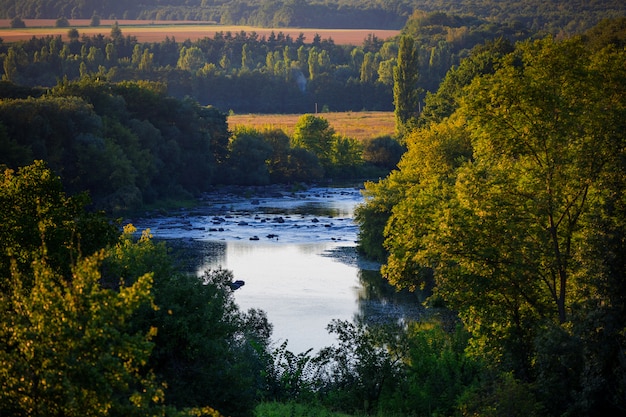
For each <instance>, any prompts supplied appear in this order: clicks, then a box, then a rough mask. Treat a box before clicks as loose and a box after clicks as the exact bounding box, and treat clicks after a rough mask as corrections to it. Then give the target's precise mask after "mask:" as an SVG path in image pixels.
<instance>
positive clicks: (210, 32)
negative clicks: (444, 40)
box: [0, 19, 400, 45]
mask: <svg viewBox="0 0 626 417" xmlns="http://www.w3.org/2000/svg"><path fill="white" fill-rule="evenodd" d="M69 22H70V27H69V28H57V27H55V26H54V24H55V20H52V19H24V23H25V24H26V28H25V29H12V28H11V27H10V20H8V19H0V38H2V39H3V41H4V42H5V43H8V42H17V41H23V40H29V39H31V38H32V37H33V36H35V37H42V36H47V35H52V36H58V35H60V36H61V37H62V38H63V39H64V40H67V32H68V30H69V29H70V28H76V29H77V30H78V33H79V34H80V35H81V36H82V35H87V36H94V35H98V34H102V35H105V36H108V35H109V34H110V32H111V26H113V24H115V22H117V23H118V25H119V27H120V29H121V30H122V34H123V35H124V36H128V35H130V36H134V37H136V38H137V40H138V41H139V42H161V41H163V40H165V37H166V36H167V37H169V38H170V39H171V38H175V39H176V40H177V41H181V42H182V41H184V40H186V39H190V40H192V41H195V40H197V39H202V38H205V37H209V38H212V37H213V36H214V35H215V33H217V32H231V33H233V34H235V33H239V32H241V31H244V32H246V33H252V32H256V33H257V34H258V35H259V36H260V37H262V36H266V37H267V36H269V35H270V34H271V32H274V33H278V32H282V33H284V34H285V35H290V36H291V37H292V38H294V39H295V38H297V37H298V36H299V35H300V33H302V34H303V35H304V37H305V40H306V42H311V41H313V37H315V35H316V34H319V35H320V36H321V37H322V39H328V38H332V40H333V41H334V42H335V44H337V45H361V44H362V43H363V41H364V40H365V39H366V38H367V37H368V35H370V34H373V35H375V36H376V37H378V38H379V39H388V38H392V37H394V36H397V35H399V34H400V31H399V30H378V29H310V28H275V29H271V28H258V27H253V26H234V25H218V24H213V23H211V22H191V21H148V20H145V21H143V20H107V19H102V20H101V21H100V26H97V27H91V26H89V23H90V20H85V19H70V20H69Z"/></svg>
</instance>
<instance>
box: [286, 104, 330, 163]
mask: <svg viewBox="0 0 626 417" xmlns="http://www.w3.org/2000/svg"><path fill="white" fill-rule="evenodd" d="M334 136H335V130H334V129H333V128H332V127H331V126H330V124H329V123H328V120H326V119H324V118H323V117H317V116H314V115H312V114H305V115H304V116H301V117H300V118H299V119H298V121H297V123H296V125H295V126H294V130H293V145H294V146H295V147H300V148H303V149H306V150H308V151H311V152H313V153H314V154H315V155H316V156H317V157H318V158H319V161H320V163H321V164H322V166H323V167H325V168H327V167H330V165H331V163H332V159H331V158H332V150H333V143H334V140H335V138H334Z"/></svg>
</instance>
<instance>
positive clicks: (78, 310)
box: [0, 248, 163, 416]
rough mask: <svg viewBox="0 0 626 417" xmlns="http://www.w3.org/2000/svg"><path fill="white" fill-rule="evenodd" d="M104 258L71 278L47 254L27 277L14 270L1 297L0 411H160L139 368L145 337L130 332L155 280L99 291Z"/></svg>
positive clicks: (159, 393) (145, 353)
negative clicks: (48, 260) (130, 322)
mask: <svg viewBox="0 0 626 417" xmlns="http://www.w3.org/2000/svg"><path fill="white" fill-rule="evenodd" d="M44 249H45V248H44ZM44 253H45V252H44ZM101 260H102V255H94V256H92V257H88V258H85V259H84V260H81V261H79V262H78V263H77V264H76V265H75V266H74V267H73V268H72V276H71V277H67V276H61V275H58V274H57V273H56V272H54V270H53V269H52V268H50V267H49V266H48V265H47V264H46V261H45V256H44V257H43V258H42V259H39V260H38V261H36V262H35V264H34V268H33V272H32V274H33V275H32V276H25V274H22V273H19V272H14V273H13V275H12V277H11V279H12V287H11V289H10V291H8V292H3V293H2V296H1V302H0V306H1V310H0V315H1V316H2V321H1V322H2V325H0V326H1V327H0V338H1V339H2V346H3V348H2V350H0V365H1V366H2V369H3V372H2V374H1V376H0V380H1V384H2V387H3V389H2V392H1V393H0V399H1V400H0V404H2V405H0V410H2V414H5V413H6V414H10V415H15V416H19V415H23V416H51V415H59V416H60V415H66V416H86V415H87V416H98V415H106V414H112V415H129V416H132V415H136V416H140V415H141V416H143V415H159V414H161V412H159V411H158V408H159V407H160V406H159V403H160V402H161V401H162V399H163V389H162V387H161V386H160V385H159V384H158V383H156V381H155V379H154V377H153V375H152V374H150V373H146V372H145V369H144V365H145V363H146V361H147V360H148V357H149V356H150V352H151V348H152V344H151V343H150V341H149V339H150V334H142V333H131V332H130V329H129V325H128V319H129V318H130V316H131V315H132V314H133V313H134V312H135V311H136V310H137V309H138V308H139V307H140V306H141V305H142V304H144V303H150V288H151V285H152V277H151V276H150V275H144V276H142V277H137V278H136V280H135V283H134V284H133V285H131V286H128V287H127V286H121V287H120V290H119V291H113V290H107V289H103V288H101V287H100V284H99V280H100V274H99V272H98V266H99V262H100V261H101Z"/></svg>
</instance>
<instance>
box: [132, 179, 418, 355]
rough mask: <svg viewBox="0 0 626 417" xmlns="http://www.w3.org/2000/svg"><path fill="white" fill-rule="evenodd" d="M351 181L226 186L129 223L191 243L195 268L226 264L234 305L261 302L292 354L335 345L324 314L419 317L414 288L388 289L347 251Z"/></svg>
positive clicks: (351, 228)
mask: <svg viewBox="0 0 626 417" xmlns="http://www.w3.org/2000/svg"><path fill="white" fill-rule="evenodd" d="M362 201H363V200H362V196H361V193H360V190H359V189H358V188H354V187H352V188H332V187H314V188H310V189H306V190H302V191H291V190H287V189H284V188H279V187H271V188H248V189H243V188H241V189H239V188H237V189H227V191H224V190H220V191H216V192H215V193H210V194H207V195H206V196H205V197H204V198H203V199H202V201H201V204H200V205H199V206H198V207H195V208H193V209H191V210H177V211H175V212H170V213H166V214H164V215H160V216H150V217H146V218H143V219H138V220H136V221H134V223H135V225H136V226H137V228H138V230H139V231H141V230H143V229H145V228H149V229H150V231H151V233H152V234H153V236H155V237H156V238H159V239H168V240H175V241H184V242H187V243H189V244H190V245H189V247H193V248H195V250H196V252H197V255H196V258H197V263H196V264H194V266H193V268H194V272H195V273H196V274H198V275H201V274H203V273H204V271H205V270H208V269H216V268H223V269H228V270H231V271H233V274H234V277H235V280H242V281H244V282H245V284H244V285H243V286H242V287H240V288H239V289H237V290H235V292H234V296H235V300H236V302H237V304H238V305H239V307H240V308H241V309H242V310H247V309H250V308H258V309H262V310H264V311H265V312H266V313H267V316H268V319H269V321H270V322H271V323H272V325H273V327H274V331H273V338H272V339H273V342H274V343H275V344H276V345H279V344H281V343H282V342H284V341H285V340H287V341H288V349H289V350H291V351H292V352H294V353H299V352H304V351H306V350H308V349H313V351H318V350H319V349H321V348H323V347H325V346H329V345H331V344H333V343H334V342H335V339H334V336H333V335H331V334H329V333H328V332H327V331H326V326H327V325H328V324H329V323H330V321H331V320H333V319H341V320H350V321H352V320H366V321H367V322H384V321H388V320H392V321H397V320H403V319H406V318H419V316H420V315H421V314H422V312H423V309H422V308H421V306H420V303H419V301H418V299H417V295H415V294H411V293H405V292H401V293H397V292H396V291H395V290H393V289H392V288H391V287H390V286H389V285H387V284H386V283H385V282H384V281H383V280H382V278H381V277H380V274H379V273H378V268H379V266H378V265H376V264H373V263H371V262H367V261H365V260H363V259H361V258H360V257H359V256H358V255H357V252H356V242H357V237H358V227H357V226H356V224H355V223H354V210H355V208H356V206H357V205H358V204H360V203H361V202H362Z"/></svg>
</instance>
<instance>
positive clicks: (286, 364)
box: [0, 1, 626, 417]
mask: <svg viewBox="0 0 626 417" xmlns="http://www.w3.org/2000/svg"><path fill="white" fill-rule="evenodd" d="M52 3H53V2H51V3H50V4H52ZM59 3H61V2H59ZM66 3H67V6H63V7H64V8H63V7H62V6H61V5H57V4H56V3H55V7H57V8H55V9H51V10H53V11H54V12H55V13H56V14H59V11H62V12H63V14H64V13H66V12H69V11H68V10H75V12H76V13H77V15H78V14H81V13H85V15H89V16H91V15H93V13H94V11H95V12H97V13H100V14H105V13H106V12H107V10H108V9H106V8H108V7H111V10H114V12H115V13H116V14H117V13H120V12H125V11H126V9H124V10H122V9H121V8H122V7H127V5H126V4H121V3H119V2H117V3H116V2H98V3H97V7H98V8H94V7H92V6H95V2H94V4H91V3H90V2H86V1H84V2H80V3H76V4H75V5H73V3H71V2H69V1H68V2H66ZM146 3H147V4H148V2H147V1H146ZM155 3H156V2H155ZM191 3H192V2H185V4H184V5H183V4H178V5H177V4H173V5H172V6H171V9H170V8H168V9H167V10H171V11H172V13H174V11H175V10H179V11H180V10H184V9H185V8H186V7H191V6H190V4H191ZM33 4H39V5H40V6H41V5H43V3H41V2H39V3H35V2H32V3H31V2H29V1H24V2H20V3H15V2H11V4H10V5H9V6H8V7H7V9H6V10H7V11H8V12H7V13H8V14H9V15H11V16H13V15H15V14H17V10H16V9H15V8H17V7H18V6H19V7H24V9H22V10H20V11H19V14H21V15H23V16H24V17H30V16H32V14H29V13H35V10H37V9H36V8H31V9H28V8H27V7H31V6H32V5H33ZM226 4H227V3H224V4H222V3H221V2H210V1H204V2H202V5H201V6H200V7H199V8H198V10H204V9H203V7H206V9H207V10H208V9H210V8H211V7H218V6H219V7H220V10H221V11H223V10H224V8H225V7H226ZM272 4H276V5H277V6H276V7H282V6H283V3H280V2H278V3H272ZM285 4H286V5H287V6H289V7H291V6H293V7H295V6H297V5H301V6H303V7H304V6H306V7H313V6H316V7H318V5H317V3H314V2H311V3H310V4H307V3H304V2H297V1H296V2H288V3H285ZM320 4H321V3H320ZM359 4H361V5H362V6H359V7H361V8H363V9H367V8H369V7H372V8H374V7H381V8H382V7H390V6H392V5H396V6H398V5H402V4H406V3H404V2H398V3H394V2H375V1H372V2H361V3H359ZM379 4H380V6H376V5H379ZM428 4H430V3H429V2H424V5H425V6H424V8H426V5H428ZM433 4H434V3H433ZM463 4H465V3H464V2H450V4H449V5H448V7H449V8H450V9H449V10H446V11H445V12H439V11H433V12H431V11H426V10H422V11H413V10H411V11H410V12H409V14H408V15H407V20H406V24H405V25H404V26H403V28H404V29H403V31H402V36H400V37H399V38H397V39H390V40H380V39H376V38H375V37H370V38H368V39H365V40H364V42H363V44H362V45H359V46H343V45H335V44H334V42H332V40H331V39H319V38H316V39H313V40H311V42H307V40H306V39H291V38H289V37H286V36H284V35H281V33H280V31H279V30H277V32H276V35H275V37H269V38H259V37H257V36H255V34H254V33H237V34H232V33H224V34H220V35H217V36H216V37H215V38H213V39H208V38H207V39H204V40H200V41H197V42H188V41H182V42H179V41H176V40H174V39H168V40H167V41H165V42H162V43H154V44H140V43H138V42H136V40H134V39H132V38H131V37H128V36H124V35H123V33H122V32H121V30H120V29H119V27H117V26H113V27H112V28H111V34H110V36H108V37H106V36H102V37H92V38H89V37H81V36H80V34H79V33H78V31H77V30H75V29H74V30H73V29H68V30H70V31H72V32H71V33H72V36H71V39H70V40H69V41H68V42H64V41H62V40H61V39H60V38H51V37H47V38H41V39H36V38H34V39H32V40H30V41H28V42H20V43H16V44H4V43H0V51H1V53H2V63H3V71H4V73H3V80H2V82H0V171H1V172H0V174H1V177H0V387H2V389H0V415H11V416H41V417H44V416H45V417H47V416H92V415H93V416H102V415H110V416H135V415H136V416H212V417H217V416H233V417H238V416H242V417H245V416H259V417H260V416H267V415H277V416H291V415H310V416H334V417H339V416H344V417H345V416H346V415H350V416H365V415H371V416H442V415H445V416H484V417H492V416H502V415H506V416H513V417H514V416H525V417H527V416H531V417H532V416H555V417H556V416H594V417H595V416H607V415H622V414H624V413H625V412H626V361H625V360H624V358H625V356H626V351H625V348H624V346H626V327H625V323H626V287H625V286H624V283H626V279H625V271H626V263H625V262H626V247H625V242H626V238H625V237H626V223H625V219H626V199H625V198H626V197H625V196H626V193H625V191H626V165H625V163H626V140H625V137H624V132H626V125H625V124H626V91H625V90H626V49H625V48H626V17H624V16H623V12H622V14H621V17H618V18H615V19H605V20H601V21H600V20H598V21H597V22H595V23H594V26H593V27H590V26H589V27H590V28H589V29H588V30H587V25H588V24H589V23H590V22H594V21H595V19H596V16H597V15H594V14H593V13H591V12H590V13H588V14H583V16H584V18H580V17H579V18H577V19H574V20H568V21H567V23H564V22H565V20H563V21H560V23H559V24H560V26H558V25H557V24H556V23H555V22H557V20H553V21H552V24H555V25H557V26H554V27H550V25H549V24H548V23H546V22H547V20H546V22H543V21H542V20H541V19H539V18H536V20H534V22H535V27H533V26H532V25H529V24H528V22H525V21H523V20H520V22H521V24H517V23H515V22H514V21H513V20H509V19H507V22H506V23H502V24H498V23H494V22H490V21H489V19H487V18H483V17H480V16H479V11H480V10H483V8H482V7H484V8H485V9H486V8H489V7H491V10H496V11H498V10H500V9H498V8H495V7H494V3H493V2H489V1H484V2H473V3H472V4H474V6H475V7H476V14H474V16H473V17H472V18H470V17H468V16H467V15H463V14H462V9H461V6H462V5H463ZM515 4H516V5H517V6H518V8H511V9H510V13H514V12H515V13H519V14H520V16H521V15H522V10H526V9H524V8H523V7H522V5H531V4H532V3H529V2H519V3H515ZM554 4H558V2H550V1H548V2H542V3H541V4H540V5H539V4H538V5H537V10H543V8H544V7H549V6H551V5H554ZM568 4H569V3H568ZM572 4H573V3H572ZM589 4H590V6H587V5H582V2H581V9H580V10H589V9H587V7H589V8H593V5H596V7H598V8H599V9H602V8H601V7H600V6H598V5H601V4H602V3H598V2H595V3H589ZM610 4H611V3H609V2H607V3H604V6H605V7H604V8H603V9H602V10H603V12H605V13H608V14H609V15H610V14H611V13H613V12H614V10H615V8H613V7H612V6H610ZM234 5H240V9H241V10H242V11H243V10H246V6H249V8H250V10H251V9H254V10H256V9H255V7H257V3H256V2H249V4H248V3H247V2H244V1H242V2H240V3H233V2H228V7H234ZM324 5H326V3H324ZM329 5H331V3H328V7H331V6H329ZM338 5H344V3H338ZM350 5H352V6H353V7H356V6H354V4H353V3H352V2H348V1H347V2H345V5H344V6H345V7H346V8H347V9H346V10H348V11H349V10H350V7H349V6H350ZM479 6H482V7H479ZM10 7H13V9H11V10H10ZM81 7H82V8H83V9H81ZM115 7H119V8H120V9H119V10H117V9H115ZM161 7H162V6H161V3H158V4H157V5H156V6H155V10H156V9H159V10H161ZM163 7H164V6H163ZM168 7H169V6H168ZM267 7H270V4H269V3H268V5H267ZM319 7H321V6H319ZM433 7H434V5H433ZM457 7H458V9H457ZM44 9H45V8H43V7H40V9H39V10H40V11H39V12H37V13H44V12H43V10H44ZM28 10H32V12H30V11H28ZM146 10H148V8H146ZM398 10H400V9H398ZM518 10H519V12H517V11H518ZM568 10H569V9H568ZM594 10H596V11H597V10H598V9H594ZM46 13H48V12H46ZM109 13H111V12H109ZM129 13H130V11H129ZM402 13H404V12H402ZM501 13H504V12H503V11H502V12H501ZM528 13H530V12H528ZM81 16H82V15H81ZM250 16H252V14H250ZM311 16H313V14H311ZM546 16H547V17H546V18H545V19H548V17H550V16H552V17H555V15H554V14H552V15H551V14H546ZM567 16H568V14H567V12H565V11H563V14H562V17H563V19H567ZM55 17H56V16H55ZM604 17H610V16H604ZM180 18H183V17H182V16H181V17H180ZM185 18H191V16H185ZM214 18H216V17H212V19H214ZM220 19H221V17H220ZM542 19H543V18H542ZM581 19H584V22H585V24H584V25H583V24H582V23H581V22H582V20H581ZM548 27H550V28H551V29H548ZM557 27H558V28H559V29H558V30H553V29H554V28H557ZM580 28H585V30H584V31H583V30H580ZM543 31H546V32H545V33H544V32H543ZM569 31H572V32H574V33H576V35H571V36H570V35H569ZM302 79H304V81H305V82H306V88H305V90H304V91H303V90H301V89H300V87H299V84H298V80H300V81H302ZM220 89H222V92H220ZM350 89H352V90H350ZM244 92H247V94H244ZM357 92H358V93H357ZM275 94H277V95H275ZM345 102H347V103H350V104H349V105H348V104H342V103H345ZM263 103H271V106H272V107H268V108H266V111H276V110H275V107H273V106H284V107H283V108H282V109H281V110H279V111H287V110H289V111H294V112H295V111H297V110H298V111H299V110H300V107H298V106H302V108H310V106H311V105H312V104H314V103H319V104H320V107H327V108H328V109H332V110H336V109H340V108H343V107H340V106H342V105H345V108H347V109H357V110H358V109H361V108H368V109H369V108H372V109H374V108H378V107H377V106H381V105H382V103H385V106H389V107H388V108H389V109H390V110H393V111H394V114H395V117H396V124H397V134H396V136H394V137H390V136H384V137H375V136H373V137H372V138H371V139H369V140H363V141H358V140H355V139H353V138H348V137H342V136H340V135H337V134H336V133H335V131H334V129H333V127H332V126H331V125H330V124H329V123H328V121H327V120H326V119H325V118H324V117H323V116H324V113H323V112H322V113H319V114H303V116H302V117H301V118H300V119H299V121H298V123H297V125H296V127H295V129H294V132H293V134H292V135H291V136H289V135H287V134H285V132H283V131H281V130H278V129H272V128H267V129H259V130H257V129H252V128H245V127H241V128H237V129H233V130H232V131H231V130H229V128H228V123H227V120H228V115H229V113H230V111H244V110H245V111H248V109H254V108H257V107H256V106H262V105H263ZM285 103H289V105H286V104H285ZM265 105H266V106H267V104H265ZM353 106H354V107H353ZM385 108H387V107H385ZM302 113H307V110H305V111H303V112H302ZM363 178H381V179H380V180H378V181H370V182H367V183H366V187H365V190H364V196H365V203H364V204H363V205H362V206H360V207H359V208H358V210H357V215H356V219H357V222H358V224H359V227H360V233H359V247H358V249H359V251H360V252H361V253H362V254H363V256H366V257H368V258H371V259H376V260H378V261H380V263H381V264H382V268H381V272H382V274H383V277H384V278H385V279H386V280H387V281H388V282H389V283H391V284H392V285H394V286H395V287H396V288H398V289H402V288H408V289H410V290H421V291H424V293H425V294H427V295H428V298H427V299H426V300H425V304H426V305H427V306H428V308H429V309H430V310H431V311H432V312H433V314H432V315H431V316H430V318H429V319H426V320H423V321H420V322H402V323H396V324H394V325H384V326H382V325H381V326H367V325H365V324H363V323H359V322H347V321H333V322H331V323H329V326H328V331H329V332H330V333H331V334H333V335H335V336H336V339H337V344H336V345H333V346H329V347H327V348H325V349H322V350H320V351H319V352H317V353H313V352H312V351H307V352H300V353H294V352H291V351H290V350H289V349H288V345H287V344H286V343H285V344H283V345H281V346H278V347H276V346H273V345H272V339H271V336H272V325H271V323H270V322H269V321H268V319H267V317H266V315H265V313H264V312H263V311H259V310H254V309H252V310H248V311H242V310H241V309H240V308H239V307H238V306H237V304H236V303H235V301H234V297H233V293H232V290H231V287H230V286H229V284H230V283H231V282H232V281H233V279H234V277H233V275H232V273H231V272H229V271H227V270H213V271H209V272H206V273H205V274H204V275H203V276H201V277H197V276H195V275H192V274H190V273H188V272H186V270H185V268H184V267H183V265H182V264H181V260H180V259H179V258H178V257H177V256H174V253H173V251H172V248H171V247H169V246H168V245H166V244H165V243H164V242H159V241H156V240H155V239H153V238H152V237H151V236H150V233H149V232H148V231H146V232H143V233H141V234H139V233H137V231H136V230H135V228H134V227H133V226H132V224H130V223H129V222H126V221H122V220H120V219H119V217H120V216H123V215H125V214H128V213H129V212H136V211H138V210H146V209H148V208H155V207H156V208H162V207H166V206H167V204H181V202H182V201H183V200H188V201H189V200H191V201H193V199H194V198H196V197H197V196H199V195H201V194H202V193H204V192H210V191H211V190H213V189H215V187H220V186H223V185H245V186H250V185H254V186H256V185H261V186H262V185H267V184H272V183H285V184H291V185H292V186H294V187H301V186H303V185H302V184H305V183H310V182H315V181H330V180H334V179H352V180H354V179H363Z"/></svg>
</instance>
